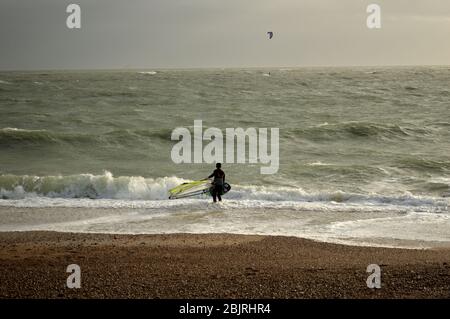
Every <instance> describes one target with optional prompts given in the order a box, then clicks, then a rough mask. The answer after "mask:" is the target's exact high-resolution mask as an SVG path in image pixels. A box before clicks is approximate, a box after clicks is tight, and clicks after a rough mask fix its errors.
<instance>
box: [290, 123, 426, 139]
mask: <svg viewBox="0 0 450 319" xmlns="http://www.w3.org/2000/svg"><path fill="white" fill-rule="evenodd" d="M281 132H282V134H283V135H284V136H286V137H290V138H292V137H300V138H307V139H311V140H321V139H342V138H355V137H359V138H382V139H407V138H411V137H415V138H420V137H426V136H428V135H429V134H431V133H432V131H431V129H428V128H424V127H420V128H419V127H405V126H400V125H397V124H380V123H370V122H344V123H337V124H328V123H323V124H319V125H316V126H313V127H307V128H294V129H286V130H282V131H281Z"/></svg>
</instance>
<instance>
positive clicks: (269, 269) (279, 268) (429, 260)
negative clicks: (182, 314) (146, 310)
mask: <svg viewBox="0 0 450 319" xmlns="http://www.w3.org/2000/svg"><path fill="white" fill-rule="evenodd" d="M69 264H78V265H79V266H80V267H81V288H80V289H69V288H67V287H66V279H67V277H68V276H69V275H70V274H69V273H66V267H67V266H68V265H69ZM369 264H378V265H380V266H381V269H382V278H381V280H382V287H381V289H369V288H367V285H366V279H367V277H368V276H369V273H367V272H366V268H367V266H368V265H369ZM0 270H1V271H0V298H450V249H445V248H442V249H433V250H406V249H390V248H369V247H354V246H344V245H336V244H327V243H320V242H314V241H311V240H305V239H299V238H293V237H271V236H244V235H229V234H220V235H219V234H208V235H196V234H174V235H105V234H101V235H100V234H72V233H56V232H10V233H0Z"/></svg>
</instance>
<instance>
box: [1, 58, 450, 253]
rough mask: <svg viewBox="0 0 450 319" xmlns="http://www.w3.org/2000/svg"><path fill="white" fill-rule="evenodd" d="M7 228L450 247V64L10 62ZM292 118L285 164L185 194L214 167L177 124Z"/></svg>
mask: <svg viewBox="0 0 450 319" xmlns="http://www.w3.org/2000/svg"><path fill="white" fill-rule="evenodd" d="M0 114H1V116H0V231H42V230H43V231H61V232H80V233H85V232H89V233H117V234H166V233H234V234H259V235H280V236H295V237H301V238H308V239H313V240H317V241H324V242H331V243H340V244H348V245H362V246H382V247H404V248H435V247H449V246H450V213H449V210H448V205H449V203H450V67H446V66H434V67H426V66H422V67H352V68H350V67H348V68H345V67H342V68H325V67H316V68H270V69H269V68H267V69H266V68H264V69H186V70H159V69H158V70H120V71H97V70H96V71H34V72H19V71H16V72H0ZM195 120H202V123H203V128H204V129H207V128H209V127H211V128H212V127H215V128H219V129H221V130H223V131H225V129H226V128H243V129H247V128H256V129H258V128H269V129H270V128H278V129H279V170H278V172H277V173H275V174H268V175H264V174H261V172H260V168H261V166H263V165H262V164H260V163H249V162H246V163H226V162H225V163H223V166H222V168H223V170H224V171H225V173H226V180H227V182H228V183H230V184H231V187H232V188H231V191H230V192H229V193H228V194H226V195H225V196H224V198H223V202H221V203H218V204H213V203H212V199H211V197H209V196H207V195H201V196H198V197H194V198H186V199H178V200H169V199H168V196H169V195H168V190H169V189H171V188H173V187H175V186H177V185H179V184H181V183H183V182H188V181H192V180H199V179H202V178H205V177H207V176H208V175H209V174H211V172H212V171H213V169H214V164H209V163H197V164H187V163H181V164H176V163H174V162H173V160H172V158H171V150H172V148H173V147H174V145H175V144H176V143H177V141H173V140H172V139H171V134H172V132H173V130H174V129H175V128H177V127H184V128H187V129H188V130H191V131H192V130H193V126H194V121H195Z"/></svg>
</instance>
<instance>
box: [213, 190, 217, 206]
mask: <svg viewBox="0 0 450 319" xmlns="http://www.w3.org/2000/svg"><path fill="white" fill-rule="evenodd" d="M216 195H217V191H216V188H215V187H214V189H213V191H212V197H213V202H214V203H215V202H217V199H216Z"/></svg>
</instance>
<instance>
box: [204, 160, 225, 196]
mask: <svg viewBox="0 0 450 319" xmlns="http://www.w3.org/2000/svg"><path fill="white" fill-rule="evenodd" d="M211 177H214V180H213V184H214V187H213V189H212V196H213V201H214V202H216V201H217V200H216V197H217V198H218V199H219V202H221V201H222V197H221V196H220V195H222V194H223V184H224V183H225V173H224V172H223V171H222V170H221V169H220V168H216V169H215V170H214V172H213V173H212V174H211V175H209V176H208V178H211Z"/></svg>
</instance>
